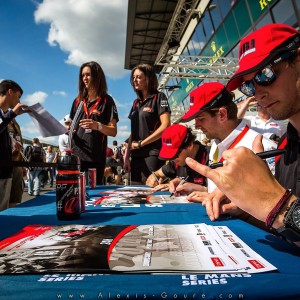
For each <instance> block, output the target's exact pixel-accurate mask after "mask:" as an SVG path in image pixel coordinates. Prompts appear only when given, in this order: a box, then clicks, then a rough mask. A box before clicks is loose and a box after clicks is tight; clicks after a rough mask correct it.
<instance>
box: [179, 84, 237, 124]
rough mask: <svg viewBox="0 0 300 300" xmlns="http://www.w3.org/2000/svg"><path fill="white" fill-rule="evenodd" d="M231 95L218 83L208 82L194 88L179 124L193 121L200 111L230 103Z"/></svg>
mask: <svg viewBox="0 0 300 300" xmlns="http://www.w3.org/2000/svg"><path fill="white" fill-rule="evenodd" d="M232 98H233V95H232V94H231V93H230V92H228V91H227V89H226V87H225V86H224V85H223V84H222V83H220V82H208V83H204V84H202V85H201V86H199V87H197V88H195V89H194V90H193V91H192V92H191V94H190V108H189V110H188V111H187V112H186V113H185V114H184V115H183V116H182V117H181V119H180V121H181V122H188V121H191V120H193V119H195V118H196V117H197V116H198V115H199V114H200V113H201V112H202V111H205V110H208V109H211V108H216V107H221V106H222V105H224V104H226V103H228V102H229V101H232Z"/></svg>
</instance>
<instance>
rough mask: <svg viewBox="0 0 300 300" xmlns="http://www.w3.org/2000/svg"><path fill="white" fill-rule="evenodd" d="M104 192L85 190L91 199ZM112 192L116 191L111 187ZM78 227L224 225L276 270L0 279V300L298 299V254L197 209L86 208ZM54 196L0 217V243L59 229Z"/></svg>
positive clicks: (285, 245) (249, 227) (268, 237)
mask: <svg viewBox="0 0 300 300" xmlns="http://www.w3.org/2000/svg"><path fill="white" fill-rule="evenodd" d="M107 188H109V187H108V186H103V187H97V189H96V190H88V192H89V194H90V196H92V197H97V196H99V194H98V193H99V191H101V190H103V189H107ZM110 188H116V187H115V186H111V187H110ZM72 222H73V223H76V224H88V225H100V224H118V225H131V224H134V225H141V224H162V223H164V224H194V223H203V222H204V223H207V224H212V225H226V226H228V227H229V228H230V229H231V230H232V231H233V232H234V233H236V234H237V235H238V236H239V237H240V238H241V239H243V240H244V241H245V242H246V243H247V244H248V245H249V246H250V247H252V248H253V250H255V251H256V252H257V253H259V254H260V255H261V256H263V257H264V258H265V259H266V260H268V261H269V262H270V263H272V264H273V265H274V266H276V267H277V268H278V271H274V272H268V273H261V274H252V275H250V274H196V275H191V274H190V275H189V274H170V275H168V274H164V275H161V274H159V275H153V274H152V275H150V274H110V275H107V274H48V275H43V274H41V275H0V299H12V300H14V299H30V300H33V299H300V284H299V279H300V258H299V255H300V249H299V248H297V247H295V246H293V245H290V244H288V243H286V242H284V241H282V240H280V239H279V238H277V237H275V236H272V235H271V234H269V233H267V232H265V231H263V230H261V229H259V228H256V227H254V226H252V225H249V224H247V223H245V222H243V221H240V220H238V219H234V218H230V217H224V218H222V219H220V220H218V221H216V222H210V220H209V219H208V217H207V215H206V212H205V209H204V208H203V207H202V206H201V204H195V203H194V204H193V203H191V204H158V205H151V204H135V205H115V206H110V207H103V206H101V205H100V206H92V205H90V206H88V207H87V211H86V212H85V213H83V214H82V217H81V219H80V220H77V221H76V222H74V221H72ZM69 223H70V221H69V222H67V221H59V220H58V219H57V217H56V211H55V192H50V193H47V194H45V195H43V196H40V197H38V198H35V199H32V200H30V201H28V202H25V203H23V204H21V205H18V206H16V207H14V208H11V209H8V210H5V211H2V212H1V213H0V228H1V229H0V239H4V238H6V237H8V236H10V235H12V234H14V233H16V232H17V231H19V230H21V229H22V228H23V227H24V226H26V225H29V224H44V225H62V224H69Z"/></svg>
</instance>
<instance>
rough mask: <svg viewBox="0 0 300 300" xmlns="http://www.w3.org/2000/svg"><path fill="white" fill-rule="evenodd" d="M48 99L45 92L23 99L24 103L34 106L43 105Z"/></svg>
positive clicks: (35, 93)
mask: <svg viewBox="0 0 300 300" xmlns="http://www.w3.org/2000/svg"><path fill="white" fill-rule="evenodd" d="M47 97H48V95H47V94H46V93H44V92H41V91H38V92H34V93H33V94H31V95H26V96H24V98H22V99H23V100H22V102H24V103H26V104H28V105H33V104H36V103H38V102H39V103H43V102H45V100H46V98H47Z"/></svg>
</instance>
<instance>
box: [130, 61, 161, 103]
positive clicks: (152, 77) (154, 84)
mask: <svg viewBox="0 0 300 300" xmlns="http://www.w3.org/2000/svg"><path fill="white" fill-rule="evenodd" d="M135 70H140V71H142V72H143V73H144V74H145V76H146V81H147V92H148V94H149V95H152V94H156V93H158V90H157V88H158V80H157V77H156V74H155V71H154V68H153V67H152V66H150V65H148V64H139V65H136V66H135V67H134V68H133V69H132V70H131V76H130V83H131V85H132V86H134V85H133V73H134V71H135ZM134 91H135V93H136V94H137V96H138V98H140V99H142V98H143V94H142V92H141V91H138V90H134Z"/></svg>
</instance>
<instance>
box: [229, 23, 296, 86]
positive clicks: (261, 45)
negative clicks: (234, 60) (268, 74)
mask: <svg viewBox="0 0 300 300" xmlns="http://www.w3.org/2000/svg"><path fill="white" fill-rule="evenodd" d="M299 46H300V34H299V32H298V31H297V30H296V29H295V28H293V27H291V26H289V25H286V24H268V25H265V26H263V27H261V28H260V29H258V30H256V31H254V32H253V33H251V34H249V35H248V36H246V37H245V38H244V39H242V40H241V42H240V47H239V68H238V70H237V71H236V72H235V74H234V75H233V76H232V77H231V79H230V80H229V82H228V83H227V89H228V90H229V91H233V90H235V89H236V88H238V87H239V86H240V85H241V84H242V83H243V75H246V74H249V73H252V72H256V71H259V70H261V69H263V68H264V67H265V66H267V65H268V64H270V63H271V62H272V61H273V60H274V59H276V58H277V56H278V55H280V54H282V53H285V52H288V51H291V50H294V49H297V48H298V47H299Z"/></svg>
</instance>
